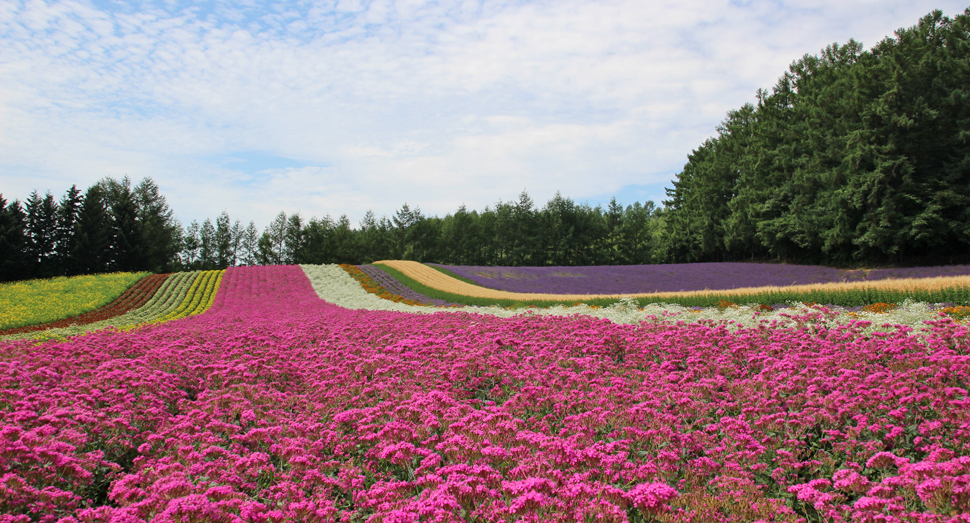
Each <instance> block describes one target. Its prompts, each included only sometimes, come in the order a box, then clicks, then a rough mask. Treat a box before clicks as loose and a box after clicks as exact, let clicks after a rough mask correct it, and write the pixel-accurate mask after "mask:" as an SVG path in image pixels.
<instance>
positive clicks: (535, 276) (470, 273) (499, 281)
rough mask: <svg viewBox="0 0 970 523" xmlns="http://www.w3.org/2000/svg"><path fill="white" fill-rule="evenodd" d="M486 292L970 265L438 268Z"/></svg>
mask: <svg viewBox="0 0 970 523" xmlns="http://www.w3.org/2000/svg"><path fill="white" fill-rule="evenodd" d="M429 265H435V266H438V267H443V268H445V269H448V270H449V271H451V272H454V273H455V274H458V275H459V276H463V277H465V278H468V279H470V280H472V281H474V282H476V283H478V284H479V285H482V286H483V287H488V288H490V289H497V290H503V291H509V292H525V293H551V294H636V293H647V292H680V291H702V290H727V289H740V288H744V287H765V286H773V287H785V286H788V285H811V284H817V283H839V282H856V281H877V280H886V279H900V278H933V277H938V276H966V275H970V265H950V266H945V267H910V268H901V269H872V270H861V269H859V270H843V269H834V268H831V267H822V266H817V265H781V264H770V263H674V264H665V265H598V266H588V267H480V266H471V265H438V264H429Z"/></svg>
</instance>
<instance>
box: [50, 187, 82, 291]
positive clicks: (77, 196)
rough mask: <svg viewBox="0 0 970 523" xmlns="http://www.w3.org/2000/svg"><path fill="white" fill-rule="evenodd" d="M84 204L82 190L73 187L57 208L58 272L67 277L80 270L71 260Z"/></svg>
mask: <svg viewBox="0 0 970 523" xmlns="http://www.w3.org/2000/svg"><path fill="white" fill-rule="evenodd" d="M82 202H83V198H82V196H81V190H80V189H78V188H77V185H72V186H71V188H70V189H68V190H67V193H65V194H64V197H63V198H61V202H60V204H58V206H57V207H58V213H57V235H56V248H55V251H56V264H57V267H58V272H59V273H60V274H62V275H65V276H73V275H75V274H79V269H78V268H77V267H76V266H75V265H74V261H73V260H72V259H71V252H73V251H74V249H75V244H76V243H77V238H76V237H75V235H76V233H77V220H78V214H79V213H80V212H81V204H82Z"/></svg>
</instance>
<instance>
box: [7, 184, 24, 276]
mask: <svg viewBox="0 0 970 523" xmlns="http://www.w3.org/2000/svg"><path fill="white" fill-rule="evenodd" d="M26 219H27V216H26V214H25V213H24V211H23V209H22V208H21V206H20V202H19V201H17V200H14V201H13V202H11V203H10V204H9V205H7V201H6V200H4V199H3V195H2V194H0V281H14V280H23V279H27V278H29V276H27V275H26V272H25V266H26V262H27V259H26V257H25V256H24V246H25V243H26Z"/></svg>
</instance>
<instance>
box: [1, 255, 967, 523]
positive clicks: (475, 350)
mask: <svg viewBox="0 0 970 523" xmlns="http://www.w3.org/2000/svg"><path fill="white" fill-rule="evenodd" d="M800 325H801V326H800V327H797V328H794V327H793V328H787V329H780V328H771V327H768V326H762V327H759V328H752V329H739V330H731V329H728V328H727V327H725V326H721V325H715V324H684V323H680V324H648V323H643V324H641V325H639V326H637V325H618V324H614V323H611V322H608V321H605V320H599V319H592V318H588V317H579V316H577V317H569V318H563V317H538V316H528V315H526V316H519V317H515V318H509V319H502V318H495V317H491V316H479V315H472V314H460V313H458V314H456V313H441V314H434V315H409V314H403V313H394V312H370V311H354V310H346V309H341V308H339V307H336V306H333V305H330V304H327V303H325V302H323V301H321V300H319V299H318V298H317V297H316V294H315V293H314V291H313V289H312V288H311V286H310V283H309V281H308V280H307V278H306V276H305V275H304V273H303V272H302V271H301V270H300V269H299V268H298V267H247V268H232V269H229V270H228V271H227V273H226V275H225V277H224V280H223V283H222V287H221V288H220V291H219V294H218V295H217V297H216V300H215V303H214V305H213V307H212V309H210V310H209V312H207V313H205V314H203V315H200V316H195V317H190V318H186V319H182V320H178V321H174V322H171V323H167V324H162V325H156V326H152V327H148V328H144V329H139V330H136V331H131V332H117V331H107V332H98V333H93V334H90V335H87V336H82V337H78V338H74V339H71V340H68V341H64V342H46V343H43V344H39V345H36V344H32V343H30V342H6V343H3V344H0V523H7V522H34V521H39V522H45V523H46V522H50V523H81V522H83V523H139V522H146V521H159V522H182V523H187V522H240V521H244V522H259V523H282V522H284V521H303V522H325V521H341V522H356V521H369V522H375V523H376V522H386V523H394V522H402V523H403V522H417V521H437V522H452V521H482V522H486V521H487V522H492V521H502V522H507V521H523V522H539V521H576V522H586V521H605V522H624V521H630V522H646V521H663V522H688V521H698V522H700V521H792V522H795V521H872V522H894V521H918V522H944V521H970V518H968V517H967V516H966V514H967V513H968V512H970V398H968V392H967V388H968V386H970V385H968V384H970V355H968V354H970V331H968V329H967V328H966V326H965V325H962V324H959V323H955V322H953V321H952V320H949V319H941V320H940V321H939V322H937V323H935V324H934V325H933V326H932V328H931V329H930V330H928V331H927V332H926V333H925V334H922V335H920V336H916V335H912V334H911V333H910V332H909V329H908V328H906V327H903V326H900V327H899V328H898V329H897V331H896V332H893V333H892V334H886V335H882V336H866V335H865V334H864V333H863V332H862V330H861V327H859V326H856V325H849V326H845V327H839V328H834V329H827V328H824V327H821V326H819V325H815V324H813V323H812V322H811V321H810V319H806V320H805V321H804V322H801V323H800Z"/></svg>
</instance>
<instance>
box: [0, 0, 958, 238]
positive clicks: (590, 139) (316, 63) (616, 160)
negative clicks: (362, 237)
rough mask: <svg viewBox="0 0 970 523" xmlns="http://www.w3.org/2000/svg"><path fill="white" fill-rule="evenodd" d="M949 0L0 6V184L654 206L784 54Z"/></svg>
mask: <svg viewBox="0 0 970 523" xmlns="http://www.w3.org/2000/svg"><path fill="white" fill-rule="evenodd" d="M965 8H966V5H962V4H960V3H958V2H952V1H941V2H936V3H931V2H927V1H923V0H898V1H897V0H886V1H852V0H839V1H834V0H833V1H828V0H822V1H817V2H812V1H807V0H805V1H758V0H751V1H740V0H739V1H727V2H716V1H691V0H686V1H667V2H652V1H647V0H633V1H627V0H615V1H589V0H559V1H554V2H552V1H550V2H546V1H503V0H497V1H489V2H484V1H477V0H438V1H431V2H425V1H422V0H398V1H395V0H386V1H383V0H350V1H346V0H339V1H328V2H308V1H294V2H257V1H251V0H250V1H247V0H235V1H223V0H219V1H211V2H202V3H194V2H181V1H157V2H144V3H138V2H123V1H111V0H99V1H95V2H91V1H84V0H71V1H63V2H62V1H43V0H36V1H34V0H32V1H18V0H4V1H2V2H0V49H2V50H3V51H2V52H0V193H3V195H4V197H6V198H8V199H13V198H20V199H23V198H25V197H26V196H27V195H28V194H29V192H30V191H31V190H34V189H36V190H38V191H40V192H44V191H47V190H50V191H52V192H53V193H54V194H55V196H57V197H60V196H61V195H62V194H63V193H64V191H65V190H66V189H67V188H68V187H69V186H70V185H72V184H77V185H78V186H79V187H82V188H84V187H87V186H89V185H91V184H92V183H94V182H96V181H97V180H98V179H100V178H101V177H103V176H113V177H116V178H120V177H122V176H125V175H128V176H130V177H131V178H132V179H133V180H135V181H138V180H140V179H141V178H143V177H146V176H150V177H152V178H153V179H154V180H155V181H156V182H157V183H158V184H159V186H160V187H161V188H162V192H163V194H165V195H166V197H167V198H168V201H169V204H170V205H171V207H172V208H173V210H174V211H175V213H176V215H177V216H178V218H179V219H180V220H181V221H182V222H183V223H185V224H187V223H188V222H189V221H191V220H193V219H196V220H202V219H204V218H206V217H213V218H214V217H215V216H216V215H217V214H219V213H220V212H222V211H224V210H225V211H227V212H228V213H229V214H230V216H231V217H232V218H234V219H241V220H242V221H244V222H247V221H249V220H254V221H255V222H256V223H257V225H258V226H259V227H261V228H262V227H263V226H265V225H266V223H268V222H269V220H270V219H272V217H273V216H275V215H276V214H277V213H279V211H281V210H282V211H285V212H287V213H288V214H290V213H293V212H300V213H301V214H302V215H303V216H304V217H307V218H309V217H310V216H318V217H320V216H324V215H326V214H330V215H331V216H334V217H337V216H339V215H341V214H347V215H348V216H349V217H350V218H351V220H352V221H353V222H354V223H356V222H357V221H358V220H359V219H360V217H361V216H363V214H364V213H365V212H366V211H367V210H368V209H371V210H373V211H374V212H375V213H376V214H377V215H378V216H381V215H392V214H393V213H394V212H395V211H396V210H397V209H398V208H400V206H401V205H402V204H403V203H405V202H406V203H408V204H409V205H410V206H411V207H412V208H413V207H415V206H420V208H421V209H422V211H424V213H425V214H437V215H444V214H445V213H448V212H451V211H454V210H455V209H456V208H457V207H458V206H459V205H461V204H465V205H467V206H468V207H469V208H474V209H482V208H484V207H485V206H486V205H489V204H493V203H495V202H496V201H498V200H505V201H508V200H513V199H515V198H516V197H517V196H518V194H519V193H520V192H521V191H522V190H527V191H528V192H529V194H530V195H531V196H532V198H533V200H534V201H535V202H536V203H537V204H538V205H539V206H541V205H542V204H544V203H545V202H546V201H548V200H549V199H550V198H551V197H552V196H553V195H554V194H555V193H556V191H559V192H561V193H562V194H563V195H566V196H570V197H572V198H573V199H575V200H577V201H586V202H589V203H590V204H594V205H595V204H598V203H602V204H605V203H606V202H608V201H609V199H610V198H611V197H612V196H616V197H617V199H618V200H619V201H620V202H621V203H623V204H630V203H633V201H634V200H638V201H641V202H643V201H645V200H647V199H652V200H654V201H655V202H656V203H658V204H659V203H660V201H661V200H662V199H663V198H664V187H669V186H670V181H671V180H672V179H673V178H674V175H675V174H676V173H677V172H679V171H680V169H681V168H682V167H683V165H684V163H685V162H686V160H687V155H688V154H690V152H691V150H692V149H694V148H696V147H697V146H699V145H700V144H701V143H702V142H703V141H704V140H705V139H706V138H708V137H710V136H712V135H713V134H714V133H715V127H716V125H717V124H718V123H719V122H720V121H721V120H722V119H723V118H724V116H725V114H726V113H727V111H729V110H731V109H733V108H737V107H739V106H740V105H742V104H744V103H747V102H752V101H754V98H755V92H756V91H757V89H758V88H770V87H771V86H772V85H774V83H775V82H776V80H777V79H778V77H780V76H781V75H782V74H783V73H784V71H785V70H786V69H787V67H788V65H789V64H790V63H791V62H792V61H794V60H796V59H798V58H799V57H801V56H802V55H804V54H806V53H809V54H815V53H818V52H819V50H821V49H822V48H823V47H825V46H826V45H829V44H831V43H834V42H839V43H844V42H845V41H847V40H848V39H850V38H855V39H856V40H859V41H861V42H862V43H863V44H864V45H865V46H867V47H871V46H873V45H875V44H876V43H877V42H878V41H879V40H881V39H883V38H885V37H887V36H890V35H892V33H893V31H894V30H896V29H897V28H900V27H909V26H911V25H914V24H915V23H916V22H917V20H918V19H919V18H920V17H921V16H923V15H926V14H927V13H929V12H930V11H932V10H933V9H942V10H943V12H944V13H945V14H946V15H948V16H954V15H956V14H958V13H961V12H962V11H963V10H964V9H965Z"/></svg>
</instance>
